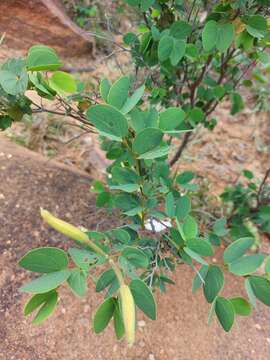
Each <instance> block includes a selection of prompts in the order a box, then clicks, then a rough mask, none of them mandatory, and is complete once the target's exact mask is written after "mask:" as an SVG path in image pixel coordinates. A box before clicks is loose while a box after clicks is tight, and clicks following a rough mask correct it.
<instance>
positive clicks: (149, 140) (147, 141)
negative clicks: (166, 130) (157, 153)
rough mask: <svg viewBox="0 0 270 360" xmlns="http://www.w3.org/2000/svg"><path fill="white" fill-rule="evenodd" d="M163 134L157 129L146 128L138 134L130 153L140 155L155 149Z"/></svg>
mask: <svg viewBox="0 0 270 360" xmlns="http://www.w3.org/2000/svg"><path fill="white" fill-rule="evenodd" d="M162 137H163V132H162V131H161V130H159V129H157V128H146V129H144V130H142V131H141V132H139V133H138V134H137V135H136V137H135V139H134V141H133V144H132V151H133V152H135V153H137V154H139V155H142V154H144V153H147V152H149V151H151V150H153V149H155V148H156V147H157V146H158V145H159V144H160V143H161V140H162Z"/></svg>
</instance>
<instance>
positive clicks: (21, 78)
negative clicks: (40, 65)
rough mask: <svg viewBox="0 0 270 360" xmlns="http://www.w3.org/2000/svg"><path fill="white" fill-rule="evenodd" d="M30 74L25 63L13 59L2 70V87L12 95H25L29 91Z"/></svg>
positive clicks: (0, 72) (0, 80) (0, 81)
mask: <svg viewBox="0 0 270 360" xmlns="http://www.w3.org/2000/svg"><path fill="white" fill-rule="evenodd" d="M27 85H28V74H27V72H26V68H25V61H24V60H22V59H11V60H9V61H8V62H6V63H5V64H3V66H2V67H1V68H0V86H1V87H2V88H3V90H4V91H5V92H6V93H7V94H10V95H19V94H21V95H22V94H24V93H25V91H26V90H27Z"/></svg>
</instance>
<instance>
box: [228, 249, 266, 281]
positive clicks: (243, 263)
mask: <svg viewBox="0 0 270 360" xmlns="http://www.w3.org/2000/svg"><path fill="white" fill-rule="evenodd" d="M264 259H265V255H263V254H254V255H248V256H243V257H241V258H239V259H237V260H235V261H233V262H232V263H230V264H229V271H230V272H231V273H233V274H235V275H238V276H245V275H248V274H252V273H253V272H255V271H256V270H257V269H258V268H259V267H260V266H261V264H262V263H263V261H264Z"/></svg>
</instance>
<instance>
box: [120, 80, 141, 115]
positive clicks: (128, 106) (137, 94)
mask: <svg viewBox="0 0 270 360" xmlns="http://www.w3.org/2000/svg"><path fill="white" fill-rule="evenodd" d="M144 89H145V85H142V86H140V87H139V88H138V89H136V90H135V91H134V93H133V94H132V95H131V96H130V97H128V99H127V100H126V102H125V103H124V105H123V107H122V109H121V112H122V113H123V114H127V113H129V112H130V111H131V110H132V109H133V108H134V107H135V106H136V105H137V104H138V102H139V101H140V100H141V97H142V96H143V93H144Z"/></svg>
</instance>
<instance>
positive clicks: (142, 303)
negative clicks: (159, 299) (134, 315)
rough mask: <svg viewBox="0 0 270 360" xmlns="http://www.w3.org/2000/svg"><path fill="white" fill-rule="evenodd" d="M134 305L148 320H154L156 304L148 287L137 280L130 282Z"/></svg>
mask: <svg viewBox="0 0 270 360" xmlns="http://www.w3.org/2000/svg"><path fill="white" fill-rule="evenodd" d="M129 287H130V290H131V292H132V295H133V298H134V301H135V304H136V305H137V306H138V307H139V308H140V309H141V310H142V311H143V312H144V313H145V315H147V316H148V317H149V318H150V319H152V320H156V318H157V314H156V311H157V310H156V302H155V298H154V296H153V294H152V291H151V290H150V289H149V287H148V286H147V285H146V284H145V283H144V282H143V281H142V280H139V279H135V280H132V281H131V283H130V285H129Z"/></svg>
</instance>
